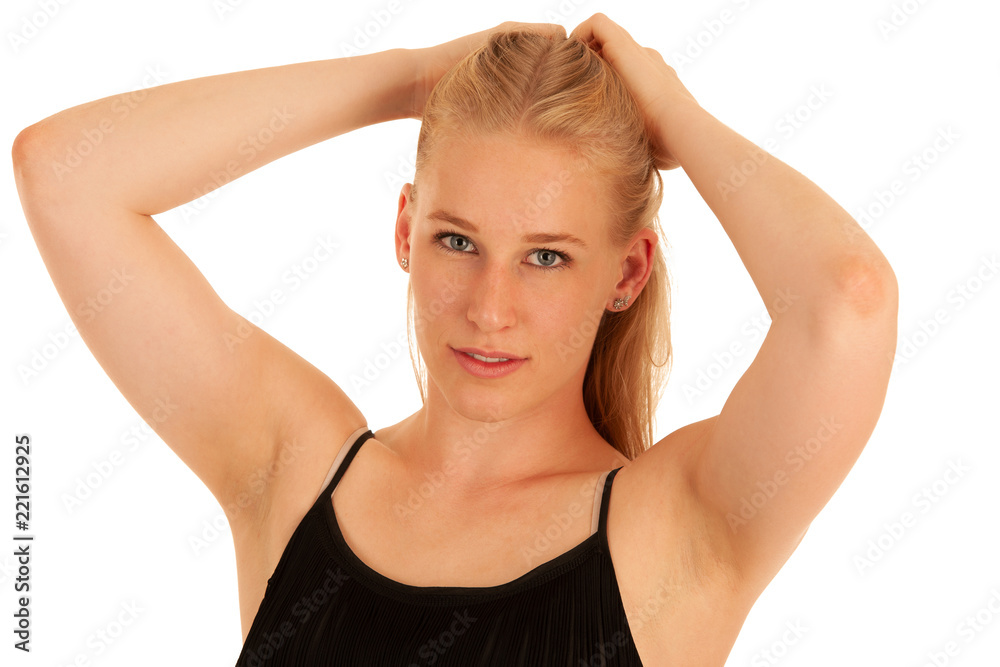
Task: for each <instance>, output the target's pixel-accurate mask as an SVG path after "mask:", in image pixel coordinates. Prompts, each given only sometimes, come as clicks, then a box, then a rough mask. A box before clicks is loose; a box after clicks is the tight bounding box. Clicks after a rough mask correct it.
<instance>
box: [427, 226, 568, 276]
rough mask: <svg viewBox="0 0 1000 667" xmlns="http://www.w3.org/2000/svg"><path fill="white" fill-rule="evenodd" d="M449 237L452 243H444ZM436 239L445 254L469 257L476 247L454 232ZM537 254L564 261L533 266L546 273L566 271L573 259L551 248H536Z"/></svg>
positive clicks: (440, 234)
mask: <svg viewBox="0 0 1000 667" xmlns="http://www.w3.org/2000/svg"><path fill="white" fill-rule="evenodd" d="M448 237H451V239H452V241H450V242H444V241H442V239H445V238H448ZM434 238H435V240H437V241H439V243H438V244H437V247H439V248H441V250H443V251H445V252H450V253H457V254H463V255H469V254H471V253H469V252H466V249H467V248H471V247H475V246H473V245H472V243H471V242H470V241H469V239H468V238H467V237H465V236H462V235H461V234H455V233H454V232H450V231H440V232H438V233H437V234H435V235H434ZM456 240H457V241H456ZM454 244H457V245H458V246H459V247H458V248H456V247H455V245H454ZM535 253H539V254H542V253H544V255H545V256H547V257H548V259H549V261H554V259H553V258H555V259H560V260H562V261H561V262H560V263H558V264H532V266H534V267H536V268H539V269H543V270H545V271H555V270H557V269H564V268H566V267H567V266H569V264H570V262H571V261H572V259H573V258H572V257H570V256H569V255H567V254H566V253H564V252H560V251H558V250H552V249H551V248H535V249H534V250H532V251H531V254H535Z"/></svg>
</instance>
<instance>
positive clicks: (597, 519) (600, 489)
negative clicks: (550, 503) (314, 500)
mask: <svg viewBox="0 0 1000 667" xmlns="http://www.w3.org/2000/svg"><path fill="white" fill-rule="evenodd" d="M610 473H611V471H610V470H606V471H605V472H604V474H602V475H601V476H600V478H598V480H597V488H596V489H594V510H593V513H592V514H591V520H590V534H591V535H593V534H594V533H596V532H597V527H598V526H599V525H600V523H601V498H602V497H603V496H604V483H605V482H606V481H607V479H608V475H609V474H610ZM331 479H332V478H331Z"/></svg>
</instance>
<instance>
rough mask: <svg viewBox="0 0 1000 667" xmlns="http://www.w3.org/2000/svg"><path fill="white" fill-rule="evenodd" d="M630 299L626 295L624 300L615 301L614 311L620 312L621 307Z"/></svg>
mask: <svg viewBox="0 0 1000 667" xmlns="http://www.w3.org/2000/svg"><path fill="white" fill-rule="evenodd" d="M631 298H632V297H631V296H630V295H628V294H626V295H625V298H624V299H615V310H620V309H621V307H622V306H627V305H628V300H629V299H631Z"/></svg>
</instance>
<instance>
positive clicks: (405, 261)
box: [399, 257, 410, 269]
mask: <svg viewBox="0 0 1000 667" xmlns="http://www.w3.org/2000/svg"><path fill="white" fill-rule="evenodd" d="M399 265H400V266H402V267H403V268H404V269H405V268H406V267H408V266H409V265H410V260H408V259H406V258H405V257H404V258H403V259H401V260H399Z"/></svg>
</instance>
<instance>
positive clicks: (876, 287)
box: [574, 14, 897, 591]
mask: <svg viewBox="0 0 1000 667" xmlns="http://www.w3.org/2000/svg"><path fill="white" fill-rule="evenodd" d="M574 34H576V35H578V36H580V37H581V38H583V39H584V40H585V41H588V42H593V43H595V44H597V45H601V46H603V54H604V56H605V57H606V58H608V60H609V61H610V62H611V63H612V64H613V65H614V66H615V69H616V71H618V72H619V73H620V74H621V75H622V76H623V78H624V79H625V81H626V84H627V85H628V86H629V89H630V91H631V92H632V94H633V96H634V97H635V98H636V100H637V102H638V103H639V104H640V106H641V107H642V108H643V109H644V113H645V114H646V117H647V121H648V125H649V127H650V131H651V133H652V135H653V136H654V141H655V143H656V145H657V147H658V151H659V160H660V163H661V166H663V167H671V166H677V165H679V166H680V167H681V168H683V170H684V172H685V173H686V174H687V175H688V176H689V177H690V178H691V181H692V183H693V184H694V185H695V187H696V188H697V189H698V192H699V193H700V194H701V195H702V197H703V198H704V199H705V201H706V203H707V204H708V206H709V207H710V208H711V209H712V212H713V213H715V215H716V217H717V218H718V219H719V222H720V223H721V224H722V226H723V229H724V230H725V232H726V234H727V235H728V236H729V238H730V240H731V241H732V243H733V245H734V246H735V248H736V251H737V253H738V254H739V256H740V259H741V260H742V261H743V264H744V266H745V267H746V269H747V271H748V272H749V273H750V276H751V278H752V279H753V282H754V284H755V286H756V287H757V290H758V292H759V293H760V295H761V298H762V299H763V300H764V304H765V306H766V307H767V309H768V312H769V314H770V315H771V318H772V324H771V327H770V330H769V331H768V333H767V336H766V338H765V340H764V342H763V344H762V346H761V349H760V351H759V352H758V354H757V356H756V358H755V359H754V361H753V363H752V364H751V365H750V367H749V368H748V369H747V371H746V372H745V373H744V375H743V376H742V377H741V378H740V380H739V382H737V384H736V386H735V388H734V389H733V391H732V393H731V394H730V396H729V398H728V400H727V401H726V403H725V405H724V406H723V408H722V410H721V412H720V413H719V414H718V415H716V416H714V417H711V418H709V419H706V420H703V421H700V422H697V423H695V424H692V425H690V426H688V427H686V428H685V429H682V431H683V432H684V438H683V440H680V439H675V438H671V437H670V436H668V437H667V438H665V439H664V440H663V441H661V442H660V443H658V444H657V445H655V446H654V447H652V448H651V449H650V450H649V451H647V452H644V453H643V454H642V455H641V456H640V457H638V458H637V459H636V461H635V462H634V466H633V467H634V468H635V471H634V472H635V474H636V475H638V476H641V477H644V478H645V480H644V483H643V484H642V486H643V488H647V489H650V490H652V492H653V493H654V494H655V493H661V494H664V495H665V494H666V493H668V490H667V489H666V488H665V487H666V486H667V485H668V484H667V480H675V479H677V474H676V468H678V467H680V468H681V473H680V474H681V476H682V479H684V480H685V481H686V486H687V487H688V488H690V489H691V492H692V495H693V496H694V498H695V499H696V500H697V503H696V504H697V505H698V506H700V507H701V508H702V509H703V511H704V517H705V519H706V523H710V524H711V527H710V528H709V529H707V531H706V534H708V535H711V536H712V539H714V540H716V545H717V547H718V549H717V551H718V553H720V555H722V557H724V558H728V559H731V560H732V561H733V566H734V571H735V572H738V574H739V577H740V578H741V579H742V580H743V581H744V582H746V584H747V586H748V587H749V588H752V589H755V590H757V591H759V590H761V589H763V587H764V586H766V584H767V582H768V581H770V580H771V578H772V577H773V576H774V574H775V573H776V572H777V571H778V569H779V568H780V567H781V565H782V564H783V563H784V562H785V560H787V558H788V556H789V555H790V554H791V552H792V551H793V550H794V548H795V547H796V546H797V545H798V543H799V542H800V540H801V539H802V536H803V535H804V533H805V531H806V530H807V528H808V526H809V524H810V522H811V521H812V519H813V518H814V517H815V516H816V514H817V513H818V512H819V511H820V510H821V509H822V508H823V506H824V505H825V504H826V503H827V501H828V500H829V499H830V497H831V496H832V495H833V493H834V491H835V490H836V489H837V488H838V487H839V486H840V484H841V482H842V481H843V479H844V477H845V476H846V475H847V473H848V471H849V470H850V469H851V467H852V466H853V464H854V462H855V461H856V460H857V458H858V456H859V455H860V453H861V451H862V449H863V447H864V446H865V444H866V443H867V441H868V438H869V436H870V435H871V433H872V431H873V429H874V428H875V424H876V422H877V420H878V417H879V414H880V412H881V409H882V404H883V401H884V399H885V394H886V388H887V385H888V380H889V374H890V370H891V367H892V357H893V352H894V350H895V346H896V307H897V287H896V281H895V277H894V275H893V272H892V270H891V268H890V267H889V264H888V262H887V260H886V259H885V257H884V256H883V255H882V253H881V252H880V251H879V249H878V248H877V247H876V245H875V244H874V242H872V240H871V239H870V238H869V237H868V235H867V234H865V232H864V231H863V230H862V229H861V227H860V226H859V225H858V224H857V223H856V222H855V221H854V220H853V219H852V218H851V217H850V215H848V214H847V212H846V211H844V209H842V208H841V207H840V206H839V205H837V203H836V202H834V201H833V200H832V199H831V198H830V197H829V196H828V195H826V193H824V192H823V191H822V190H820V188H818V187H817V186H816V185H815V184H814V183H812V182H811V181H810V180H809V179H807V178H806V177H804V176H803V175H802V174H800V173H798V172H797V171H795V170H794V169H792V168H791V167H789V166H788V165H787V164H785V163H783V162H782V161H781V160H778V159H777V158H775V157H774V156H772V155H770V154H768V153H766V152H765V151H763V150H762V149H760V148H758V147H757V146H755V145H754V144H753V143H751V142H750V141H748V140H746V139H745V138H743V137H742V136H740V135H739V134H737V133H736V132H734V131H733V130H731V129H730V128H728V127H726V126H725V125H724V124H722V123H721V122H720V121H719V120H717V119H716V118H715V117H713V116H712V115H711V114H709V113H708V112H707V111H705V110H704V109H703V108H702V107H701V106H700V105H699V104H698V103H697V102H696V101H695V100H694V98H693V97H692V96H691V94H690V93H689V92H688V91H687V90H686V89H685V88H684V87H683V86H682V85H681V84H680V82H679V81H678V80H677V77H676V74H675V73H674V71H673V69H672V68H670V67H669V66H667V65H666V63H665V62H664V61H663V58H662V57H661V56H660V54H659V53H657V52H656V51H653V50H652V49H644V48H642V47H640V46H639V45H638V44H636V43H635V41H634V40H632V38H631V36H630V35H629V34H628V33H627V32H626V31H625V30H624V29H622V28H621V27H620V26H618V25H617V24H615V23H613V22H612V21H610V19H608V18H607V17H606V16H604V15H601V14H598V15H595V16H594V17H591V18H590V19H588V20H587V21H586V22H584V24H582V25H581V26H580V27H578V28H577V29H576V30H574ZM678 433H680V432H678ZM672 442H683V443H684V445H683V447H678V448H676V451H674V448H671V447H669V446H668V445H669V444H670V443H672ZM669 492H672V490H671V491H669ZM656 501H657V499H656V498H653V499H651V500H650V505H651V506H653V507H659V506H662V505H664V503H662V502H660V503H657V502H656ZM649 520H650V521H651V522H655V521H656V520H657V519H656V516H655V515H651V517H650V519H649ZM651 529H655V527H651Z"/></svg>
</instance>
